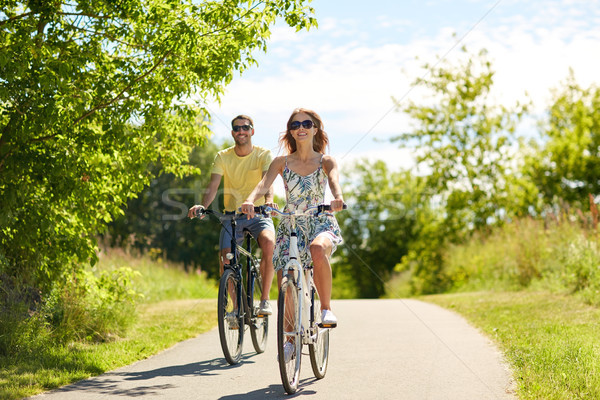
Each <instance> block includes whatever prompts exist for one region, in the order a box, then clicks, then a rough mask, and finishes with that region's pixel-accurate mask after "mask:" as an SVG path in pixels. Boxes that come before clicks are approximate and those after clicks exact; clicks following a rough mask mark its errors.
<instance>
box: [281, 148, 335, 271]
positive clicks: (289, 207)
mask: <svg viewBox="0 0 600 400" xmlns="http://www.w3.org/2000/svg"><path fill="white" fill-rule="evenodd" d="M282 176H283V183H284V185H285V193H286V198H287V204H286V206H285V208H284V211H286V212H287V211H295V210H302V211H303V210H305V209H306V208H308V207H309V206H315V205H318V204H321V203H323V201H324V200H325V189H326V188H327V175H326V174H325V171H324V170H323V157H321V162H320V163H319V167H318V168H317V169H316V170H315V171H314V172H313V173H311V174H309V175H306V176H302V175H300V174H298V173H296V172H294V171H292V170H291V169H289V168H288V166H287V157H286V161H285V168H284V170H283V174H282ZM291 225H292V224H291V220H290V218H282V219H281V220H280V223H279V226H278V227H277V237H276V239H275V252H274V255H273V265H274V266H275V270H280V269H282V268H283V267H285V265H286V264H287V262H288V259H289V247H290V246H289V243H290V233H291V232H290V231H291ZM296 231H297V233H298V250H299V252H300V262H301V263H302V265H311V264H312V258H311V256H310V249H309V246H310V244H311V243H312V241H313V240H314V239H315V238H316V237H317V236H318V235H320V234H326V235H327V236H328V237H329V239H330V240H331V242H332V243H333V249H332V254H333V252H334V251H335V249H336V247H337V245H339V244H341V243H342V242H343V239H342V236H341V232H340V227H339V225H338V223H337V220H336V219H335V217H334V216H333V215H320V216H319V217H316V218H315V217H314V216H297V217H296Z"/></svg>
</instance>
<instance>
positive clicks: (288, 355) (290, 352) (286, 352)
mask: <svg viewBox="0 0 600 400" xmlns="http://www.w3.org/2000/svg"><path fill="white" fill-rule="evenodd" d="M295 353H296V346H294V344H293V343H292V342H286V343H285V344H284V345H283V359H284V360H285V362H286V363H289V362H290V361H291V360H292V358H294V355H295Z"/></svg>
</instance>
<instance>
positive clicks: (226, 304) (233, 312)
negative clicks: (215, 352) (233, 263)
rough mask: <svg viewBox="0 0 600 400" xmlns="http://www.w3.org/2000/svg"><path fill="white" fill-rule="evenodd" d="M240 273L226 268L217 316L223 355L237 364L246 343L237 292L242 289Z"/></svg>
mask: <svg viewBox="0 0 600 400" xmlns="http://www.w3.org/2000/svg"><path fill="white" fill-rule="evenodd" d="M240 285H241V282H240V281H239V278H238V275H237V274H236V273H235V272H234V271H233V270H231V269H226V270H225V272H224V273H223V275H222V276H221V281H220V284H219V298H218V300H217V307H218V309H217V316H218V318H219V339H220V340H221V348H222V349H223V355H224V356H225V359H226V360H227V362H228V363H229V364H232V365H233V364H237V363H238V362H239V361H240V358H241V357H242V346H243V344H244V319H243V313H242V311H241V310H242V305H241V304H239V302H238V296H237V293H239V292H240V291H241V287H240Z"/></svg>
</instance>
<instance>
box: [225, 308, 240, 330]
mask: <svg viewBox="0 0 600 400" xmlns="http://www.w3.org/2000/svg"><path fill="white" fill-rule="evenodd" d="M225 320H226V321H227V324H228V325H229V329H231V330H237V329H240V326H239V322H238V316H237V313H235V312H228V313H227V314H226V315H225Z"/></svg>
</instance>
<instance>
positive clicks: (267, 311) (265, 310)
mask: <svg viewBox="0 0 600 400" xmlns="http://www.w3.org/2000/svg"><path fill="white" fill-rule="evenodd" d="M271 314H273V309H272V308H271V303H269V300H262V301H261V302H260V308H259V309H258V315H259V316H262V315H271Z"/></svg>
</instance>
